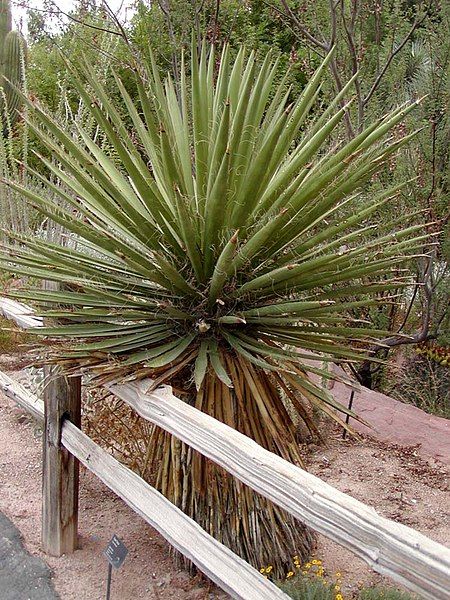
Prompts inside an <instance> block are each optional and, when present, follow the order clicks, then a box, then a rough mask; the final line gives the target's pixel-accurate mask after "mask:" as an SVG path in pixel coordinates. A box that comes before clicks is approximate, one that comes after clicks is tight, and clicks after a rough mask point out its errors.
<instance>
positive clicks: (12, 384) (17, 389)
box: [0, 371, 44, 423]
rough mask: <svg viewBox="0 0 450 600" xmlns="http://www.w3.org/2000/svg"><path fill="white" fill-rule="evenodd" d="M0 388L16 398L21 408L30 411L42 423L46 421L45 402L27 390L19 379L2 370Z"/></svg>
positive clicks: (6, 394)
mask: <svg viewBox="0 0 450 600" xmlns="http://www.w3.org/2000/svg"><path fill="white" fill-rule="evenodd" d="M0 390H2V392H3V393H4V394H5V396H8V398H11V400H14V402H16V404H18V405H19V406H20V407H21V408H23V409H24V410H26V411H27V412H29V413H30V414H31V415H32V416H33V417H34V418H35V419H36V420H37V421H39V422H40V423H43V422H44V402H43V400H41V399H40V398H38V397H37V396H35V395H34V394H33V393H32V392H30V391H29V390H27V389H26V388H24V387H23V385H22V384H20V383H19V382H18V381H14V379H11V377H9V376H8V375H6V373H3V372H2V371H0Z"/></svg>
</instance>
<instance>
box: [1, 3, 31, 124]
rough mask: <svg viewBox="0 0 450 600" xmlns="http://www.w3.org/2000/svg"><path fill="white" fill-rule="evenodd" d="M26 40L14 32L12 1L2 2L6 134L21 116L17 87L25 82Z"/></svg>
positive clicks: (3, 101)
mask: <svg viewBox="0 0 450 600" xmlns="http://www.w3.org/2000/svg"><path fill="white" fill-rule="evenodd" d="M24 49H25V40H24V39H23V37H22V36H21V34H20V33H19V32H18V31H13V30H12V17H11V5H10V0H0V86H1V87H2V88H3V91H2V92H1V95H0V118H1V120H2V121H5V124H4V126H3V132H4V134H5V133H7V132H8V130H9V129H10V128H11V129H12V127H13V126H14V124H15V122H16V121H17V118H18V116H19V113H18V110H19V108H20V105H21V99H20V95H19V94H18V93H17V91H16V89H15V86H20V85H21V84H22V81H23V69H22V53H23V52H24Z"/></svg>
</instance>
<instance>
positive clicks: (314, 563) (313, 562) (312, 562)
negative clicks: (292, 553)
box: [311, 559, 319, 565]
mask: <svg viewBox="0 0 450 600" xmlns="http://www.w3.org/2000/svg"><path fill="white" fill-rule="evenodd" d="M311 564H313V565H318V564H319V561H318V560H316V559H314V560H312V561H311Z"/></svg>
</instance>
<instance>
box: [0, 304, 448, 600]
mask: <svg viewBox="0 0 450 600" xmlns="http://www.w3.org/2000/svg"><path fill="white" fill-rule="evenodd" d="M5 305H6V308H5ZM15 305H17V306H15ZM0 312H3V314H5V315H7V316H8V317H9V318H12V319H13V320H15V321H16V323H18V324H19V325H20V326H21V327H30V326H36V321H37V320H36V317H33V315H32V311H31V309H28V308H27V307H25V306H24V305H20V304H18V303H16V302H13V301H11V300H6V301H4V300H2V299H0ZM74 385H75V386H76V385H77V384H76V383H74V382H72V383H70V381H69V384H68V383H67V382H66V381H65V380H64V384H62V383H60V384H59V388H58V387H57V388H56V392H55V389H53V391H52V390H50V392H47V393H46V403H45V410H44V406H43V404H44V403H43V402H42V401H41V400H39V399H37V398H36V397H34V396H33V395H32V394H30V392H28V391H27V390H25V389H24V388H23V387H22V386H20V385H19V384H18V383H16V382H14V381H13V380H11V379H10V378H8V377H7V376H6V375H5V374H1V373H0V388H2V389H3V390H4V391H5V393H6V394H7V395H9V396H10V397H11V398H13V399H14V400H15V401H16V402H18V403H19V404H20V405H21V406H22V407H23V408H26V409H27V410H29V411H30V412H32V413H33V414H34V416H37V417H38V418H40V419H41V420H43V421H44V435H45V443H44V448H45V447H47V446H48V447H51V449H52V452H54V453H56V462H54V464H53V467H52V470H51V471H49V470H48V469H46V468H45V467H46V462H45V459H44V475H43V477H44V485H43V489H44V504H47V507H45V506H44V509H43V513H44V519H43V545H44V548H47V551H49V552H50V553H53V554H59V553H62V549H63V548H64V551H65V552H67V551H70V548H71V549H72V550H74V549H75V545H76V522H77V493H78V489H77V488H78V486H77V482H78V479H77V477H78V475H77V465H76V464H74V465H72V466H69V468H67V453H68V454H69V455H70V456H71V457H76V459H78V460H79V461H80V462H81V463H83V464H84V465H85V466H86V467H87V468H88V469H90V470H91V471H92V472H93V473H95V474H96V475H97V476H98V477H99V478H100V479H101V480H102V481H103V482H104V483H105V484H106V485H107V486H108V487H110V488H111V489H112V490H113V491H114V492H115V493H117V494H118V495H119V496H120V497H121V498H122V499H123V500H124V501H125V502H126V503H127V504H128V505H129V506H131V507H132V508H133V510H135V511H136V512H137V513H138V514H140V515H141V516H142V517H143V518H144V519H145V520H146V521H147V522H149V523H150V524H151V525H152V526H154V527H155V528H156V529H157V530H158V531H159V532H160V533H161V534H162V535H163V536H164V537H165V538H166V539H167V540H168V541H169V542H170V543H171V544H172V545H173V546H174V547H176V548H177V549H178V550H179V551H180V552H182V553H183V554H184V555H185V556H186V557H187V558H189V559H191V560H192V561H193V562H194V563H195V564H196V565H197V566H198V568H199V569H200V570H201V571H202V572H203V573H205V574H206V575H207V576H208V577H209V578H210V579H211V580H212V581H214V582H215V583H217V584H218V585H219V586H220V587H221V588H222V589H224V590H225V591H227V592H228V593H229V594H230V595H231V596H232V597H233V598H238V599H246V600H258V599H260V600H263V599H264V600H265V599H268V600H270V599H272V598H274V599H275V598H286V595H285V594H284V593H282V592H281V591H280V590H279V589H278V588H277V587H276V586H274V585H273V584H272V583H270V582H269V581H268V580H266V579H264V577H262V575H260V573H259V572H258V571H257V570H255V569H253V568H252V567H251V566H250V565H248V564H247V563H246V562H245V561H243V560H242V559H240V558H239V557H238V556H236V555H235V554H233V553H232V552H231V551H230V550H229V549H227V548H226V547H224V546H223V545H222V544H220V543H219V542H217V541H216V540H214V539H213V538H212V537H211V536H209V535H208V534H207V533H206V532H205V531H203V530H202V529H201V528H200V527H199V526H198V525H197V524H196V523H195V522H194V521H192V520H191V519H189V518H188V517H187V516H186V515H184V513H182V512H181V511H180V510H179V509H178V508H177V507H175V506H174V505H172V504H171V503H170V502H169V501H168V500H166V499H165V498H164V497H163V496H162V495H161V494H159V492H157V491H156V490H155V489H154V488H152V487H151V486H149V485H148V484H147V483H146V482H144V481H143V480H142V479H141V478H139V477H138V476H137V475H136V474H135V473H133V472H131V471H130V470H129V469H127V468H126V467H124V466H123V465H121V464H120V463H119V462H118V461H116V460H115V459H114V458H113V457H111V456H110V455H109V454H108V453H107V452H105V451H104V450H103V449H101V448H100V447H99V446H98V445H97V444H95V443H94V442H93V441H92V440H91V439H90V438H88V437H87V436H86V435H85V434H84V433H83V432H82V431H81V430H80V429H79V427H77V426H76V424H74V422H73V418H70V419H67V418H66V419H62V418H61V417H62V415H64V414H65V415H70V414H71V410H73V409H74V407H75V410H78V408H77V405H78V404H79V399H77V398H74V396H78V395H79V391H76V393H75V394H74V387H73V386H74ZM150 385H151V382H150V383H149V381H141V382H134V383H129V384H126V385H119V384H114V385H109V386H108V389H109V391H111V392H112V393H113V394H115V395H116V396H117V397H119V398H121V399H122V400H123V401H124V402H126V403H127V404H128V405H129V406H131V407H132V408H133V409H134V410H135V411H136V412H137V413H138V414H139V415H141V417H143V418H144V419H147V420H148V421H150V422H152V423H154V424H156V425H158V426H159V427H162V428H163V429H165V430H166V431H169V432H170V433H172V434H173V435H175V436H176V437H177V438H178V439H180V440H182V441H184V442H186V443H187V444H188V445H190V446H191V447H192V448H194V449H196V450H198V451H199V452H201V453H202V454H203V455H205V456H207V457H208V458H210V459H211V460H212V461H214V462H215V463H217V464H219V465H221V466H222V467H224V468H225V469H226V470H227V471H229V472H230V473H231V474H233V475H234V476H235V477H237V478H238V479H239V480H240V481H242V482H243V483H245V484H247V485H249V486H250V487H251V488H252V489H254V490H256V491H257V492H259V493H261V494H262V495H264V496H265V497H267V498H269V499H270V500H272V501H273V502H275V503H276V504H278V505H279V506H281V507H282V508H284V509H285V510H287V511H288V512H289V513H291V514H292V515H294V516H295V517H297V518H298V519H300V520H302V521H303V522H305V523H306V524H307V525H309V526H310V527H312V528H313V529H315V530H316V531H318V532H320V533H322V534H324V535H326V536H328V537H330V538H331V539H333V540H334V541H336V542H338V543H339V544H341V545H342V546H344V547H346V548H348V549H350V550H351V551H352V552H353V553H354V554H356V555H357V556H359V557H360V558H362V559H364V560H365V561H366V562H367V563H368V564H369V565H370V566H371V567H372V568H373V569H374V570H376V571H378V572H379V573H382V574H384V575H389V576H390V577H392V579H394V580H395V581H397V582H399V583H402V584H403V585H405V586H406V587H408V588H409V589H411V590H412V591H415V592H418V593H419V594H420V595H421V596H422V597H424V598H428V599H430V600H449V599H450V550H449V549H448V548H446V547H445V546H443V545H441V544H438V543H436V542H434V541H432V540H430V539H429V538H427V537H425V536H424V535H422V534H420V533H419V532H417V531H415V530H414V529H411V528H409V527H406V526H405V525H401V524H399V523H396V522H394V521H391V520H389V519H385V518H383V517H381V516H379V515H378V514H377V512H376V511H375V510H374V509H373V508H371V507H369V506H367V505H365V504H363V503H361V502H359V501H357V500H355V499H354V498H352V497H350V496H348V495H347V494H344V493H342V492H340V491H338V490H337V489H335V488H333V487H332V486H330V485H328V484H326V483H325V482H323V481H321V480H320V479H319V478H317V477H315V476H313V475H311V474H309V473H307V472H306V471H304V470H302V469H300V468H298V467H296V466H295V465H292V464H291V463H289V462H287V461H285V460H283V459H282V458H280V457H279V456H276V455H275V454H272V453H271V452H268V451H267V450H265V449H264V448H262V447H261V446H259V445H258V444H256V443H255V442H254V441H253V440H251V439H250V438H248V437H246V436H245V435H243V434H241V433H239V432H237V431H235V430H234V429H232V428H230V427H228V426H227V425H224V424H223V423H220V422H219V421H217V420H215V419H213V418H212V417H210V416H208V415H206V414H205V413H202V412H201V411H198V410H197V409H195V408H193V407H191V406H189V405H187V404H186V403H184V402H182V401H181V400H179V399H178V398H176V397H175V396H174V395H173V394H172V390H171V388H170V387H169V386H163V387H161V388H158V389H157V390H155V391H153V392H151V393H148V389H149V388H150ZM64 386H66V387H64ZM70 386H72V391H71V389H70ZM49 394H53V395H54V396H55V395H56V397H57V398H56V402H55V398H53V399H52V398H49V397H48V395H49ZM58 396H59V397H58ZM71 396H72V397H71ZM68 399H69V400H68ZM51 402H53V405H55V404H56V405H58V404H61V407H60V408H59V412H58V409H57V406H56V410H55V406H54V407H53V409H49V407H48V406H47V405H51ZM44 413H45V414H44ZM74 418H75V421H76V419H77V416H76V415H75V417H74ZM55 421H56V422H55ZM44 458H45V452H44ZM74 462H75V463H76V461H74ZM55 465H56V467H55ZM68 496H69V497H68ZM46 511H47V513H46ZM48 513H50V514H51V517H52V518H51V519H50V520H48V519H47V522H45V521H46V519H45V515H46V514H47V516H48ZM50 522H51V523H52V525H51V528H50V527H49V523H50ZM74 531H75V537H74ZM55 540H56V542H55Z"/></svg>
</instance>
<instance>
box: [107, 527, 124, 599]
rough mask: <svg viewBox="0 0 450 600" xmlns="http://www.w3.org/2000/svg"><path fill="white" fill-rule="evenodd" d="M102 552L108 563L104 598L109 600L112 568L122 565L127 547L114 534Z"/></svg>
mask: <svg viewBox="0 0 450 600" xmlns="http://www.w3.org/2000/svg"><path fill="white" fill-rule="evenodd" d="M103 554H104V555H105V556H106V558H107V559H108V563H109V564H108V581H107V584H106V600H109V599H110V595H111V577H112V568H113V567H114V568H115V569H118V568H119V567H121V566H122V564H123V561H124V560H125V557H126V555H127V554H128V549H127V547H126V546H125V544H124V543H123V542H122V540H120V539H119V538H118V537H117V535H115V534H114V535H113V536H112V538H111V541H110V542H109V544H108V546H107V548H106V550H105V551H104V553H103Z"/></svg>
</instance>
